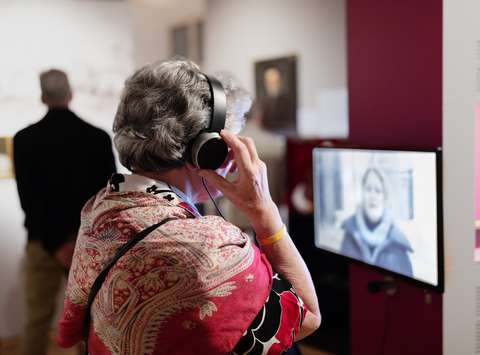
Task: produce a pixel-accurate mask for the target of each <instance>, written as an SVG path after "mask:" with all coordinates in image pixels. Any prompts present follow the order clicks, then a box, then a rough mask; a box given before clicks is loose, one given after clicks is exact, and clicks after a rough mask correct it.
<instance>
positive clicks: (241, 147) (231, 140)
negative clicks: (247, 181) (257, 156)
mask: <svg viewBox="0 0 480 355" xmlns="http://www.w3.org/2000/svg"><path fill="white" fill-rule="evenodd" d="M220 136H221V137H222V138H223V140H224V141H225V142H226V143H227V145H228V146H229V147H230V149H232V150H233V154H234V156H235V162H236V163H237V166H238V167H239V168H240V170H242V168H243V169H245V170H248V171H252V170H253V166H252V159H251V157H250V153H249V151H248V148H247V146H246V145H245V143H244V142H242V141H241V140H240V139H239V138H238V137H237V136H236V135H235V134H233V133H231V132H229V131H227V130H225V129H224V130H222V131H221V132H220Z"/></svg>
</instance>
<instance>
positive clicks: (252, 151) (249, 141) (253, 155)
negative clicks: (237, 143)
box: [238, 136, 260, 163]
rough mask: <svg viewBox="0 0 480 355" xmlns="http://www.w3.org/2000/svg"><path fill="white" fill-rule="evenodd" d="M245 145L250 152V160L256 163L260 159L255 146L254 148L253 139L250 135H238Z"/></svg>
mask: <svg viewBox="0 0 480 355" xmlns="http://www.w3.org/2000/svg"><path fill="white" fill-rule="evenodd" d="M238 138H239V139H240V140H241V141H242V142H243V143H244V144H245V146H246V147H247V149H248V152H249V154H250V158H251V159H252V162H255V163H258V162H259V161H260V158H259V157H258V153H257V148H255V143H253V139H252V138H250V137H242V136H239V137H238Z"/></svg>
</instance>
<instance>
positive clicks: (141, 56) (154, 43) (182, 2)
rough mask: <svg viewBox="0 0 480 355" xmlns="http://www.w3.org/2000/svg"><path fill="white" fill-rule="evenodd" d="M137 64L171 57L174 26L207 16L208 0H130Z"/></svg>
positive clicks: (140, 64)
mask: <svg viewBox="0 0 480 355" xmlns="http://www.w3.org/2000/svg"><path fill="white" fill-rule="evenodd" d="M129 1H130V3H131V4H132V11H133V12H132V14H133V38H134V42H133V43H134V59H135V66H136V67H140V66H142V65H144V64H146V63H151V62H154V61H157V60H163V59H167V58H170V57H171V55H172V53H171V48H172V43H171V37H170V34H171V33H170V31H171V29H172V28H173V27H174V26H178V25H182V24H185V23H189V22H192V21H197V20H201V19H203V17H204V15H205V0H129Z"/></svg>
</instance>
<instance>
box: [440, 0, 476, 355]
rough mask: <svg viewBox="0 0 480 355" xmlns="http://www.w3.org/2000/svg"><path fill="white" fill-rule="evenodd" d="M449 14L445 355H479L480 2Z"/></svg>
mask: <svg viewBox="0 0 480 355" xmlns="http://www.w3.org/2000/svg"><path fill="white" fill-rule="evenodd" d="M443 13H444V15H443V16H444V18H443V147H444V157H443V158H444V159H443V162H444V168H443V172H444V213H445V218H444V219H445V243H444V244H445V295H444V297H443V353H444V354H445V355H458V354H479V353H480V263H478V262H474V253H473V252H474V240H475V239H474V235H475V234H474V233H475V230H474V223H473V221H474V196H475V194H474V141H475V136H474V133H475V129H474V127H475V105H478V104H479V103H480V22H479V21H478V14H480V2H479V1H477V0H443ZM477 138H478V137H477Z"/></svg>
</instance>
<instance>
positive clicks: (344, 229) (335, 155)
mask: <svg viewBox="0 0 480 355" xmlns="http://www.w3.org/2000/svg"><path fill="white" fill-rule="evenodd" d="M313 174H314V176H313V178H314V184H313V185H314V208H315V245H316V247H318V248H320V249H323V250H326V251H329V252H332V253H335V254H338V255H341V256H344V257H347V258H350V259H354V260H356V261H359V262H361V263H365V264H368V265H370V266H372V267H374V268H380V269H382V270H384V271H388V272H389V273H394V274H395V275H397V276H400V277H402V278H407V279H409V280H412V281H414V282H416V283H418V284H420V285H421V286H424V287H426V288H431V289H434V290H436V291H439V292H442V291H443V228H442V223H443V220H442V204H441V203H442V195H441V187H442V183H441V152H440V150H435V151H406V150H385V149H358V148H320V147H319V148H314V150H313Z"/></svg>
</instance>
